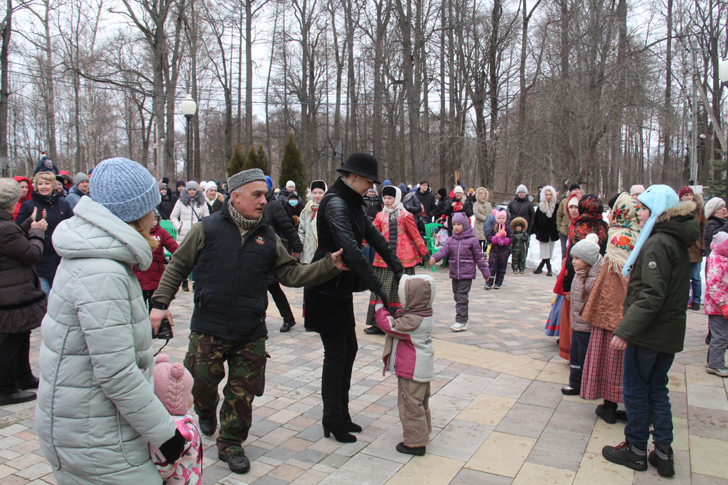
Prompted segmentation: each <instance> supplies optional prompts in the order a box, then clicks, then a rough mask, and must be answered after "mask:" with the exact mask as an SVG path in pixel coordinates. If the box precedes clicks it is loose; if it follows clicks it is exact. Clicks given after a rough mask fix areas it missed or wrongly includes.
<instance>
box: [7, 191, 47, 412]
mask: <svg viewBox="0 0 728 485" xmlns="http://www.w3.org/2000/svg"><path fill="white" fill-rule="evenodd" d="M19 198H20V185H18V182H16V181H15V180H13V179H6V178H4V179H0V369H2V372H0V406H3V405H6V404H16V403H21V402H26V401H32V400H33V399H35V393H34V392H27V389H35V388H36V387H38V379H36V378H35V377H34V376H33V373H32V371H31V368H30V355H29V354H30V332H31V330H33V329H34V328H38V327H39V326H40V322H41V320H42V319H43V315H45V312H46V297H45V294H44V293H43V290H42V289H41V287H40V281H39V280H38V275H37V274H36V272H35V269H34V268H33V265H34V264H35V263H37V262H38V261H39V260H40V258H41V255H42V254H43V247H44V246H45V229H46V228H47V227H48V224H47V223H46V221H45V219H40V220H39V221H38V222H31V220H32V219H31V218H26V220H25V222H24V224H23V225H22V226H21V227H18V226H17V225H16V224H14V223H13V212H14V211H15V206H16V204H17V203H18V199H19ZM37 211H38V210H37V209H35V210H34V212H33V214H32V215H36V213H37Z"/></svg>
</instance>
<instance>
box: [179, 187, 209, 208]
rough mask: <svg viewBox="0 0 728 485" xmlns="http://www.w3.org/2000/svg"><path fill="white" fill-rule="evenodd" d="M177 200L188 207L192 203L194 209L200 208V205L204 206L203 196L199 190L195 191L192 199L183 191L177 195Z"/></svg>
mask: <svg viewBox="0 0 728 485" xmlns="http://www.w3.org/2000/svg"><path fill="white" fill-rule="evenodd" d="M179 200H180V201H181V202H182V203H183V204H184V205H190V204H192V203H194V204H195V207H202V204H206V203H207V202H205V194H203V193H202V191H201V190H199V189H198V190H197V193H196V194H195V196H194V197H190V196H189V194H188V193H187V191H186V190H183V191H182V193H181V194H180V195H179Z"/></svg>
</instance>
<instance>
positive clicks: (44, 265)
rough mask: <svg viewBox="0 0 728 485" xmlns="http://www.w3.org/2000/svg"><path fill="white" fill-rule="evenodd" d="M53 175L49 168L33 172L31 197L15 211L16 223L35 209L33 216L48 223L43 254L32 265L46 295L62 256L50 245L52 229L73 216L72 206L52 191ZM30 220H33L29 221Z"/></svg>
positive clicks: (54, 179)
mask: <svg viewBox="0 0 728 485" xmlns="http://www.w3.org/2000/svg"><path fill="white" fill-rule="evenodd" d="M55 182H56V177H55V175H53V174H52V173H50V172H39V173H38V174H37V175H36V176H35V180H34V183H33V185H34V186H35V190H33V193H32V194H31V196H30V200H27V201H25V202H23V205H22V206H21V207H20V211H18V217H17V219H16V221H15V223H16V224H18V225H22V224H23V223H24V222H25V220H26V219H27V218H28V217H30V216H31V215H32V214H33V210H34V209H37V211H35V220H36V221H39V220H40V219H45V220H46V222H47V223H48V229H46V231H45V245H44V247H43V257H42V258H41V260H40V261H38V263H37V264H36V265H35V269H36V271H37V272H38V276H39V277H40V284H41V287H42V288H43V292H44V293H45V294H46V296H48V294H49V293H50V291H51V287H52V286H53V278H55V277H56V269H57V268H58V265H59V264H60V262H61V257H60V256H58V254H56V250H55V248H54V247H53V241H52V239H51V238H52V237H53V231H55V230H56V226H57V225H58V224H60V223H61V221H64V220H66V219H70V218H71V217H73V209H71V206H70V204H69V203H68V202H67V201H66V200H65V199H63V197H61V195H60V194H58V193H54V192H53V185H54V184H55ZM31 222H32V221H31Z"/></svg>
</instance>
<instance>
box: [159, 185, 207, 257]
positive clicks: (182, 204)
mask: <svg viewBox="0 0 728 485" xmlns="http://www.w3.org/2000/svg"><path fill="white" fill-rule="evenodd" d="M209 215H210V208H209V207H208V205H207V202H206V201H205V194H203V192H202V191H201V190H200V188H199V186H198V185H197V182H195V181H194V180H190V181H189V182H187V186H186V190H185V191H184V192H182V193H181V194H180V196H179V199H178V200H177V202H176V203H175V204H174V208H173V209H172V214H170V216H169V220H170V221H172V225H173V226H174V229H175V230H176V231H177V244H179V245H180V246H181V245H182V242H184V240H185V236H187V233H188V232H190V229H192V226H193V225H194V224H195V223H196V222H198V221H200V220H201V219H202V218H203V217H207V216H209Z"/></svg>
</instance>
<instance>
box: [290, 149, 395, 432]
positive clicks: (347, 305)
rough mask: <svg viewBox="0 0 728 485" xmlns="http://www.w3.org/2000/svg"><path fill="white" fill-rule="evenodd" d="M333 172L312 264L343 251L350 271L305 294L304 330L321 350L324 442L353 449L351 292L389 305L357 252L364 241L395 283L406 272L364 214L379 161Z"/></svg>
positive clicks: (358, 156) (365, 159)
mask: <svg viewBox="0 0 728 485" xmlns="http://www.w3.org/2000/svg"><path fill="white" fill-rule="evenodd" d="M336 170H337V171H338V172H340V173H341V177H339V178H338V179H337V180H336V182H334V184H333V185H332V186H331V187H330V188H329V190H328V192H326V195H325V196H324V198H323V199H322V200H321V204H320V205H319V210H318V215H317V217H316V218H317V219H318V220H317V223H316V227H317V231H318V248H317V249H316V252H315V253H314V256H313V262H314V263H315V262H316V261H318V260H320V259H322V258H324V257H325V256H326V254H328V253H331V252H334V251H336V250H338V249H339V248H343V250H344V253H343V255H342V257H343V260H344V262H345V263H346V265H347V266H348V268H349V269H350V271H344V272H342V273H341V274H340V275H339V276H338V277H335V278H333V279H331V280H330V281H327V282H326V283H322V284H320V285H317V286H307V287H306V288H305V289H304V291H303V298H304V301H305V302H306V315H305V323H304V325H305V326H306V329H307V330H313V331H316V332H318V333H319V334H320V336H321V342H322V343H323V345H324V365H323V370H322V378H321V397H322V399H323V404H324V415H323V419H322V424H323V426H324V436H326V437H329V436H330V434H331V433H333V434H334V437H335V438H336V440H337V441H340V442H342V443H351V442H354V441H356V437H355V436H353V435H351V434H350V433H356V432H359V431H361V430H362V428H361V426H359V425H357V424H354V423H353V422H352V420H351V416H350V415H349V387H350V386H351V372H352V367H353V365H354V359H355V358H356V352H357V350H358V344H357V341H356V332H355V326H356V321H355V320H354V298H353V292H355V291H366V290H369V291H372V292H374V293H375V294H377V295H379V296H380V297H381V298H382V300H383V301H384V304H385V307H386V306H387V303H388V302H387V295H386V294H385V292H384V291H383V289H382V286H383V285H382V282H381V281H380V280H379V279H378V278H377V276H376V275H375V274H374V269H373V268H372V267H371V266H370V265H369V262H368V261H367V260H366V258H365V257H364V255H363V254H362V252H361V247H362V240H363V239H366V240H367V242H368V243H369V245H370V246H371V247H372V248H373V249H374V250H375V251H376V252H377V253H378V254H379V255H380V256H381V257H382V259H383V260H384V262H385V263H386V264H387V266H389V268H390V269H391V270H392V273H393V274H394V278H395V281H397V282H398V281H399V279H400V278H401V277H402V274H404V268H403V266H402V263H400V262H399V260H398V259H397V256H396V255H395V254H394V252H393V251H392V250H391V249H390V248H389V244H388V243H387V241H386V239H384V236H382V234H381V233H380V232H379V231H378V230H377V229H376V228H375V227H374V225H373V224H372V222H371V221H370V220H369V218H368V217H367V216H366V215H365V213H364V211H363V210H362V208H363V206H364V200H363V197H362V196H363V195H364V194H366V193H367V191H368V190H369V189H370V188H372V187H373V186H374V183H377V184H378V183H379V175H378V173H377V159H376V158H374V157H373V156H372V155H369V154H366V153H353V154H351V156H349V158H348V159H347V160H346V162H345V163H344V164H343V165H342V166H341V167H339V168H338V169H336ZM395 285H396V283H395Z"/></svg>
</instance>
